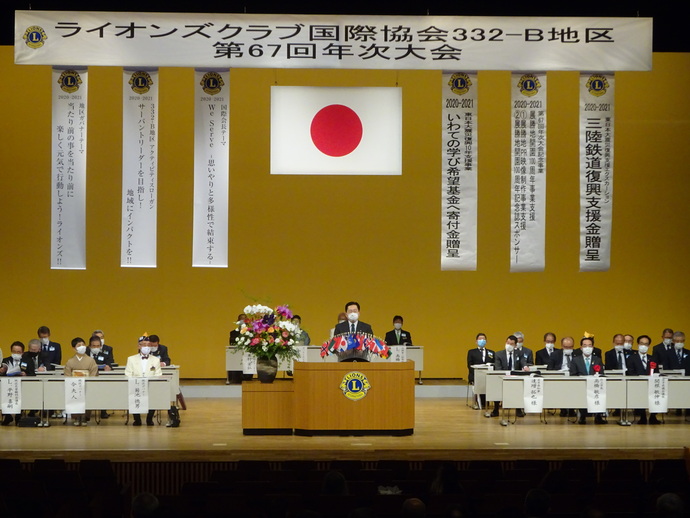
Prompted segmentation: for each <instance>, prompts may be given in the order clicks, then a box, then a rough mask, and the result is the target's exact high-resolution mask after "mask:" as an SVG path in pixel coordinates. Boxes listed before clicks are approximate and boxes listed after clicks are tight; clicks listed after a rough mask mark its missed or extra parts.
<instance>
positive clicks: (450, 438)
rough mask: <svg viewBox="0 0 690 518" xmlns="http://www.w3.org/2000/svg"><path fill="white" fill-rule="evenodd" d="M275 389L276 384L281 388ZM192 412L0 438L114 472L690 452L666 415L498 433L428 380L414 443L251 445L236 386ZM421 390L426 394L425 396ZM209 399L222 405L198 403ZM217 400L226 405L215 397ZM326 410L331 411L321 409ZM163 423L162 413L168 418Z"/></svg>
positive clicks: (688, 431)
mask: <svg viewBox="0 0 690 518" xmlns="http://www.w3.org/2000/svg"><path fill="white" fill-rule="evenodd" d="M277 382H279V381H277ZM182 386H183V388H182V390H183V392H184V393H185V396H186V401H187V410H181V411H180V414H181V419H182V424H181V425H180V427H179V428H166V427H165V426H164V424H165V421H166V420H167V417H166V416H165V415H162V425H160V426H154V427H147V426H146V425H144V426H142V427H140V428H137V427H133V426H131V422H130V425H128V426H125V424H124V423H125V416H124V413H123V412H119V411H118V412H116V413H115V414H114V415H112V416H111V417H110V418H109V419H107V420H103V421H101V424H100V425H97V424H96V423H95V422H93V420H92V421H91V422H90V423H89V426H87V427H75V426H72V424H71V422H68V424H67V425H62V420H59V419H52V420H51V423H52V426H51V427H49V428H35V429H34V428H18V427H15V426H6V427H2V429H0V435H1V436H2V451H3V457H6V458H7V457H11V458H18V459H20V460H21V461H22V462H31V461H33V460H34V459H37V458H62V459H65V460H66V461H67V462H77V461H79V460H81V459H102V458H108V459H110V460H111V461H113V462H168V461H176V462H187V461H192V462H194V461H197V462H212V463H234V462H237V461H251V460H271V461H290V460H317V461H331V460H336V459H342V460H361V461H376V460H409V461H422V460H479V459H480V460H517V459H544V460H554V461H557V460H568V459H573V460H578V459H590V460H592V459H593V460H607V459H639V460H654V459H681V458H684V455H685V449H686V448H687V447H688V446H690V422H686V421H685V418H684V417H681V416H676V415H675V414H674V413H673V412H670V413H669V414H667V415H666V416H665V424H661V425H657V426H652V425H633V426H627V427H624V426H618V425H617V424H616V418H614V417H610V418H609V424H607V425H595V424H594V423H593V419H592V418H589V419H588V424H587V425H585V426H582V425H578V424H576V423H574V422H572V420H571V421H568V420H567V419H566V418H561V417H558V415H557V414H556V415H548V416H547V417H548V424H544V423H543V422H540V416H539V415H538V414H529V415H527V416H526V417H524V418H519V419H518V420H517V422H516V423H515V424H510V425H509V426H507V427H504V426H501V425H500V421H499V419H498V418H485V417H484V412H483V411H479V410H472V409H471V408H470V407H469V406H468V404H467V403H468V401H467V399H466V398H465V397H464V396H463V397H429V394H431V395H432V396H433V395H434V394H441V395H447V394H461V393H464V391H465V388H466V386H463V385H461V384H459V383H458V382H457V381H455V382H448V381H434V380H425V384H424V387H419V386H418V387H417V397H416V399H415V411H416V417H415V428H414V434H413V435H411V436H408V437H385V436H362V437H354V436H352V437H299V436H245V435H243V434H242V422H241V415H242V408H241V406H242V401H241V398H240V397H236V394H239V393H240V392H239V389H240V387H239V386H226V385H224V384H223V381H221V380H213V381H203V382H190V381H189V380H187V381H183V382H182ZM420 390H421V391H422V392H424V394H423V395H420ZM203 394H212V395H214V396H216V397H195V396H199V395H203ZM218 395H220V397H217V396H218ZM324 404H328V403H327V402H326V401H324ZM163 414H165V412H163Z"/></svg>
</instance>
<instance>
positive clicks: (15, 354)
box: [0, 342, 25, 426]
mask: <svg viewBox="0 0 690 518" xmlns="http://www.w3.org/2000/svg"><path fill="white" fill-rule="evenodd" d="M22 354H24V344H23V343H21V342H12V345H11V346H10V355H9V356H8V357H7V358H3V359H2V364H0V376H22V375H25V374H24V373H23V372H22V369H21V366H20V364H21V361H22ZM13 416H14V418H13ZM20 418H21V413H19V414H6V415H4V416H3V418H2V426H9V425H11V424H12V420H13V419H14V424H18V423H19V419H20Z"/></svg>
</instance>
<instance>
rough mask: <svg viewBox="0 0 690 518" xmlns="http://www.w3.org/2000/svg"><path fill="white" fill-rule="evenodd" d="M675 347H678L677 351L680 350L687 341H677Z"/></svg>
mask: <svg viewBox="0 0 690 518" xmlns="http://www.w3.org/2000/svg"><path fill="white" fill-rule="evenodd" d="M674 347H675V348H676V351H680V350H681V349H682V348H683V347H685V342H676V343H675V344H674Z"/></svg>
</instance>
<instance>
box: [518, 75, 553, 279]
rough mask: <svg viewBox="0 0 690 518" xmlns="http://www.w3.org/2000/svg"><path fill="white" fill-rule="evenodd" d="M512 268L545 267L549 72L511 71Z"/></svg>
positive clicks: (524, 270)
mask: <svg viewBox="0 0 690 518" xmlns="http://www.w3.org/2000/svg"><path fill="white" fill-rule="evenodd" d="M510 106H511V116H512V121H511V173H512V174H511V200H510V241H511V242H510V271H511V272H540V271H543V270H544V264H545V253H544V241H545V233H546V219H545V218H546V74H545V73H540V74H519V73H517V74H512V75H511V96H510Z"/></svg>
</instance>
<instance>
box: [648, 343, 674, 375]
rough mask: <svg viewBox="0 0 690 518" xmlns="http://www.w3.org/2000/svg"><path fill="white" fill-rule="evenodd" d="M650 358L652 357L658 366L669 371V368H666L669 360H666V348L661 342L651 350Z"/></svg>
mask: <svg viewBox="0 0 690 518" xmlns="http://www.w3.org/2000/svg"><path fill="white" fill-rule="evenodd" d="M670 352H671V353H673V345H671V351H670ZM652 356H653V357H654V361H655V362H656V363H657V364H658V365H661V366H662V367H663V368H664V369H670V368H671V367H669V366H667V363H668V361H669V358H667V351H666V346H665V345H664V343H663V342H661V343H660V344H656V345H655V346H654V347H653V348H652Z"/></svg>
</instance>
